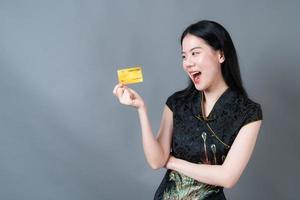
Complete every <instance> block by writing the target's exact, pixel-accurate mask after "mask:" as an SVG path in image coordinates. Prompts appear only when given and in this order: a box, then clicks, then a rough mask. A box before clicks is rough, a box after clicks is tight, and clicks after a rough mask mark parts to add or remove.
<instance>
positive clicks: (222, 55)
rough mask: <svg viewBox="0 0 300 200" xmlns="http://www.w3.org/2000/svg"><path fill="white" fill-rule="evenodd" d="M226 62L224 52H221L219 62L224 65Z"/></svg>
mask: <svg viewBox="0 0 300 200" xmlns="http://www.w3.org/2000/svg"><path fill="white" fill-rule="evenodd" d="M224 61H225V56H224V53H223V51H220V52H219V62H220V63H223V62H224Z"/></svg>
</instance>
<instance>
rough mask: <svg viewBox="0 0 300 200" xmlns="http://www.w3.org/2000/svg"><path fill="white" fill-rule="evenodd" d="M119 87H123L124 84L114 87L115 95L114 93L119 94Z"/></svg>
mask: <svg viewBox="0 0 300 200" xmlns="http://www.w3.org/2000/svg"><path fill="white" fill-rule="evenodd" d="M119 87H123V84H122V83H119V84H117V85H116V86H115V87H114V89H113V93H114V94H115V95H116V94H117V90H118V88H119Z"/></svg>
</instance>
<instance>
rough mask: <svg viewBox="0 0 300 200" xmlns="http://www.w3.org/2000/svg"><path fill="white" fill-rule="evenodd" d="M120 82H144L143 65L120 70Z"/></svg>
mask: <svg viewBox="0 0 300 200" xmlns="http://www.w3.org/2000/svg"><path fill="white" fill-rule="evenodd" d="M118 79H119V83H122V84H132V83H141V82H143V74H142V68H141V67H130V68H125V69H119V70H118Z"/></svg>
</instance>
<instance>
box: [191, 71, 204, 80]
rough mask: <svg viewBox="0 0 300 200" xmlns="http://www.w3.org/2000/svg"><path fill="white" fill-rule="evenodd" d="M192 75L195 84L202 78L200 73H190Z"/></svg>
mask: <svg viewBox="0 0 300 200" xmlns="http://www.w3.org/2000/svg"><path fill="white" fill-rule="evenodd" d="M190 75H191V77H192V79H193V81H194V82H199V80H200V76H201V72H200V71H196V72H192V73H190Z"/></svg>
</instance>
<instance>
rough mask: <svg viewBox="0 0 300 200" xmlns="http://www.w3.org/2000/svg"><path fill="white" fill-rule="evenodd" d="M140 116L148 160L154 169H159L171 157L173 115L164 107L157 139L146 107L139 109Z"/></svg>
mask: <svg viewBox="0 0 300 200" xmlns="http://www.w3.org/2000/svg"><path fill="white" fill-rule="evenodd" d="M138 114H139V118H140V124H141V129H142V142H143V148H144V153H145V157H146V160H147V162H148V163H149V165H150V167H151V168H152V169H159V168H161V167H163V166H164V165H165V164H166V162H167V160H168V158H169V155H170V146H171V138H172V129H173V113H172V111H171V110H170V109H169V108H168V107H167V106H165V107H164V111H163V114H162V120H161V125H160V129H159V131H158V134H157V138H155V137H154V136H153V133H152V130H151V126H150V122H149V119H148V115H147V109H146V106H142V107H141V108H139V109H138Z"/></svg>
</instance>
